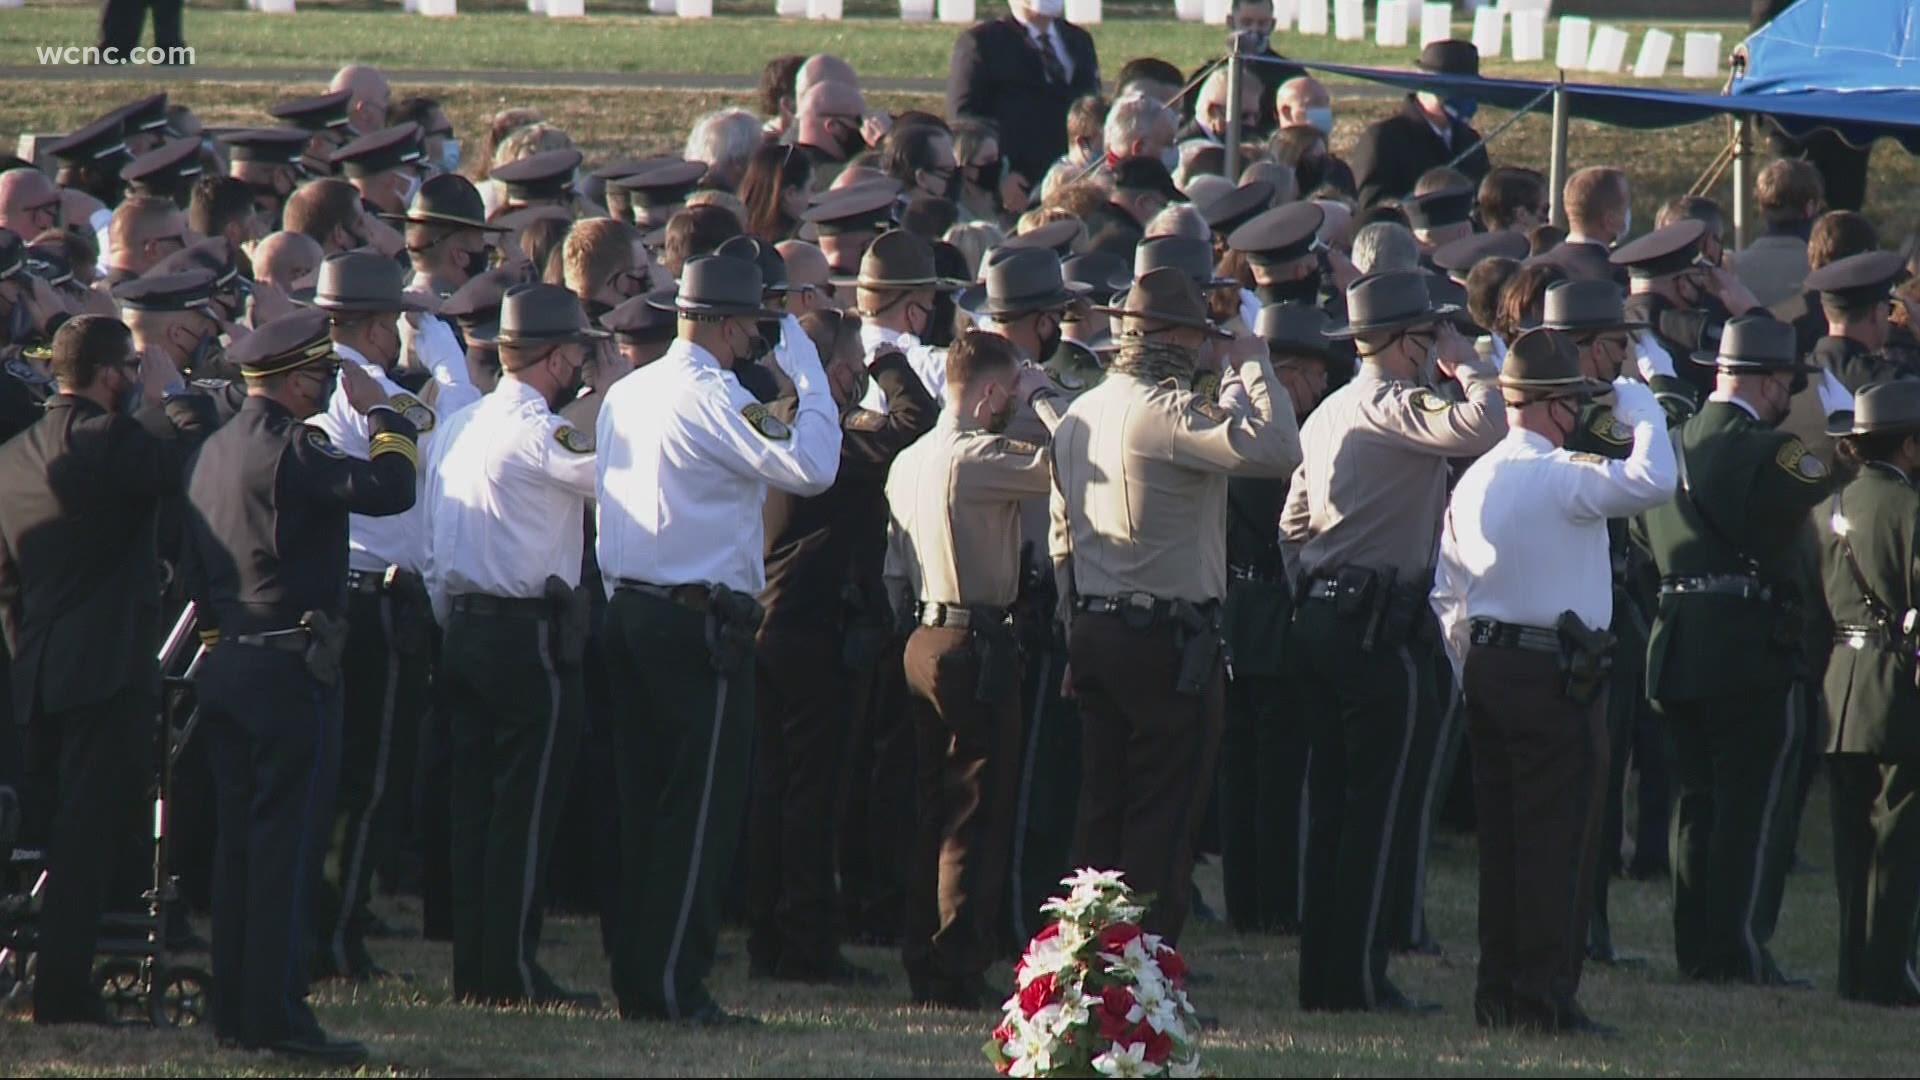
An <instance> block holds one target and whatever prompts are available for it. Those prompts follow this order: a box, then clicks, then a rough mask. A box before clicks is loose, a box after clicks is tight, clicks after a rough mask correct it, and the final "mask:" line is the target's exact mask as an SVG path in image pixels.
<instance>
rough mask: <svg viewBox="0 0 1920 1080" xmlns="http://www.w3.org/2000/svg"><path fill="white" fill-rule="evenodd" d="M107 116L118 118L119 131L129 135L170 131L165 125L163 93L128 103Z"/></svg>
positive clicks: (165, 105)
mask: <svg viewBox="0 0 1920 1080" xmlns="http://www.w3.org/2000/svg"><path fill="white" fill-rule="evenodd" d="M107 115H108V116H117V117H119V118H120V130H121V131H122V132H123V133H125V134H129V135H134V134H141V133H144V132H149V131H168V130H170V128H169V126H168V123H167V95H166V94H164V93H161V94H153V95H150V96H148V97H143V98H141V99H140V100H139V101H129V102H127V103H126V104H125V105H122V106H120V107H119V108H117V109H115V110H113V111H112V112H110V113H108V114H107Z"/></svg>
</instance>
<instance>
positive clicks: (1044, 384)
mask: <svg viewBox="0 0 1920 1080" xmlns="http://www.w3.org/2000/svg"><path fill="white" fill-rule="evenodd" d="M1052 389H1053V380H1052V379H1050V378H1048V377H1047V369H1046V368H1043V367H1040V366H1038V365H1035V364H1028V365H1026V366H1024V367H1022V368H1021V369H1020V371H1019V374H1018V375H1017V376H1016V377H1015V379H1014V383H1013V392H1014V394H1015V395H1016V396H1017V397H1018V398H1019V399H1020V400H1021V401H1031V400H1033V395H1035V394H1038V393H1040V392H1041V391H1043V390H1052Z"/></svg>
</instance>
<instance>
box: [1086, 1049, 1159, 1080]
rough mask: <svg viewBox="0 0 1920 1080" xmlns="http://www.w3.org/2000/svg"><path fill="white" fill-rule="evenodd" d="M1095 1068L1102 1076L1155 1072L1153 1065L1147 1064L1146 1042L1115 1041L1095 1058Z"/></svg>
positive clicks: (1141, 1074) (1138, 1074) (1139, 1074)
mask: <svg viewBox="0 0 1920 1080" xmlns="http://www.w3.org/2000/svg"><path fill="white" fill-rule="evenodd" d="M1093 1068H1094V1071H1095V1072H1097V1073H1099V1074H1100V1075H1101V1076H1147V1075H1150V1074H1151V1073H1152V1072H1153V1066H1151V1065H1148V1064H1147V1044H1146V1043H1129V1044H1128V1045H1126V1046H1122V1045H1120V1044H1119V1043H1114V1044H1113V1045H1112V1046H1111V1047H1108V1049H1107V1052H1106V1053H1104V1054H1101V1055H1100V1056H1099V1057H1096V1058H1094V1059H1093Z"/></svg>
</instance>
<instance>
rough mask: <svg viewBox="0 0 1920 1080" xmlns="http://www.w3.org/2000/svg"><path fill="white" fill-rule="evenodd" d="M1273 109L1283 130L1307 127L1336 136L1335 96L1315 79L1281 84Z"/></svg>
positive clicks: (1302, 79)
mask: <svg viewBox="0 0 1920 1080" xmlns="http://www.w3.org/2000/svg"><path fill="white" fill-rule="evenodd" d="M1273 109H1274V112H1275V113H1276V114H1277V115H1278V116H1279V118H1280V126H1281V127H1294V126H1296V125H1300V124H1307V125H1311V126H1313V127H1317V128H1319V129H1320V133H1321V134H1322V135H1330V134H1332V133H1333V95H1332V94H1329V93H1327V87H1326V85H1325V84H1324V83H1322V82H1321V81H1320V80H1319V79H1316V78H1314V77H1313V76H1311V75H1301V76H1298V77H1296V78H1292V79H1288V80H1287V81H1286V82H1283V83H1281V84H1280V89H1278V90H1276V91H1274V94H1273Z"/></svg>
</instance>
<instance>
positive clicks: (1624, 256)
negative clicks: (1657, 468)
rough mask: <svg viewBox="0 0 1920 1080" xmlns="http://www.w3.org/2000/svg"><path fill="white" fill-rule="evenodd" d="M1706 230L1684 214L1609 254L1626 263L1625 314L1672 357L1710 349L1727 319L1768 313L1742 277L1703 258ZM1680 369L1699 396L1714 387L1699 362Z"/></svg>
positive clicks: (1716, 344) (1618, 263)
mask: <svg viewBox="0 0 1920 1080" xmlns="http://www.w3.org/2000/svg"><path fill="white" fill-rule="evenodd" d="M1706 235H1707V226H1706V223H1705V222H1703V221H1700V220H1699V219H1697V218H1685V219H1683V220H1680V221H1676V222H1674V223H1673V224H1671V225H1668V226H1666V227H1665V228H1660V229H1655V230H1653V231H1652V232H1650V233H1647V234H1646V235H1645V236H1642V237H1640V238H1639V239H1637V240H1635V241H1633V242H1632V243H1628V244H1622V245H1620V246H1619V247H1618V248H1615V249H1614V252H1613V254H1612V255H1609V256H1608V257H1607V261H1608V262H1610V263H1612V264H1613V265H1614V266H1624V267H1626V269H1627V301H1626V311H1627V316H1628V317H1629V318H1631V319H1633V320H1634V321H1635V322H1643V323H1646V324H1647V325H1648V327H1650V328H1651V329H1652V331H1653V334H1654V339H1655V341H1657V342H1658V344H1659V345H1660V347H1661V348H1662V349H1664V350H1666V352H1667V354H1668V355H1670V356H1673V357H1683V356H1691V355H1692V354H1693V353H1695V352H1698V351H1702V350H1704V351H1707V352H1712V351H1713V350H1715V349H1716V348H1718V347H1719V344H1720V334H1721V331H1722V328H1723V327H1725V325H1726V323H1727V320H1728V319H1731V318H1733V317H1735V316H1737V315H1764V314H1766V309H1765V308H1763V307H1761V306H1760V304H1759V301H1757V300H1755V299H1754V298H1753V294H1752V293H1751V292H1748V291H1747V287H1746V286H1745V285H1742V284H1740V279H1739V278H1736V277H1734V276H1733V275H1732V274H1730V273H1728V272H1726V271H1725V270H1721V269H1720V268H1719V267H1715V266H1703V265H1701V264H1700V261H1699V259H1700V245H1701V244H1702V243H1703V242H1704V241H1705V239H1706ZM1678 374H1679V377H1680V378H1681V379H1682V380H1683V381H1685V382H1687V383H1689V384H1691V385H1692V386H1693V388H1694V389H1695V390H1696V391H1697V392H1698V396H1699V397H1705V396H1706V395H1707V394H1709V393H1711V392H1712V391H1713V388H1714V386H1713V380H1712V379H1711V378H1709V377H1708V375H1709V373H1708V372H1707V371H1706V370H1704V369H1702V368H1700V367H1699V366H1697V365H1690V366H1688V367H1684V368H1681V369H1680V371H1679V372H1678Z"/></svg>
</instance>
